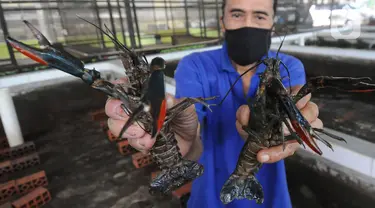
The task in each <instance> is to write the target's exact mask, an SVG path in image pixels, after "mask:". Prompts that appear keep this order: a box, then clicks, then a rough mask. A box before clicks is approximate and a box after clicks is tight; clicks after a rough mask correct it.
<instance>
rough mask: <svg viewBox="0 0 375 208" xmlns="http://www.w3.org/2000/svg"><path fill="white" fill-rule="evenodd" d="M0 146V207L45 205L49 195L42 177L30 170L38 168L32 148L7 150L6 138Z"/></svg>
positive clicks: (45, 181) (19, 207)
mask: <svg viewBox="0 0 375 208" xmlns="http://www.w3.org/2000/svg"><path fill="white" fill-rule="evenodd" d="M0 144H2V149H0V179H1V181H2V183H1V184H0V207H4V208H5V207H12V208H21V207H22V208H29V207H35V208H37V207H42V206H43V205H45V204H46V203H48V202H49V201H50V200H51V194H50V192H49V191H48V189H47V185H48V180H47V176H46V173H45V171H44V170H41V171H35V170H34V169H32V167H35V166H37V165H39V164H40V158H39V155H38V153H37V151H36V148H35V144H34V143H33V142H26V143H24V144H22V145H19V146H15V147H12V148H10V147H9V145H8V143H7V140H6V138H2V139H1V142H0ZM5 144H6V145H5ZM30 173H31V174H30Z"/></svg>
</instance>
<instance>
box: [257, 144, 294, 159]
mask: <svg viewBox="0 0 375 208" xmlns="http://www.w3.org/2000/svg"><path fill="white" fill-rule="evenodd" d="M299 147H300V144H298V142H297V141H288V142H285V150H283V145H278V146H275V147H271V148H268V149H263V150H261V151H259V152H258V154H257V160H258V161H259V162H261V163H275V162H278V161H280V160H282V159H285V158H286V157H289V156H291V155H293V154H294V152H295V151H297V150H298V148H299Z"/></svg>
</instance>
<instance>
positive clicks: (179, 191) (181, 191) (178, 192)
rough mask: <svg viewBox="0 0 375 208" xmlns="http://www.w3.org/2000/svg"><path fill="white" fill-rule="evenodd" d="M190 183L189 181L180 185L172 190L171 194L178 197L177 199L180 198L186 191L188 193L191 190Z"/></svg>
mask: <svg viewBox="0 0 375 208" xmlns="http://www.w3.org/2000/svg"><path fill="white" fill-rule="evenodd" d="M191 185H192V182H189V183H187V184H185V185H183V186H181V187H180V188H178V189H177V190H175V191H173V192H172V195H173V196H174V197H176V198H178V199H179V198H181V197H182V196H183V195H185V194H187V193H190V191H191Z"/></svg>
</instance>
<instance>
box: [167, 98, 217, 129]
mask: <svg viewBox="0 0 375 208" xmlns="http://www.w3.org/2000/svg"><path fill="white" fill-rule="evenodd" d="M215 98H217V96H212V97H208V98H185V99H184V100H183V101H181V102H180V103H178V104H176V105H175V106H173V107H172V108H170V109H168V111H167V115H166V117H165V121H164V125H166V124H168V123H169V122H170V121H172V120H173V118H174V117H176V116H177V115H178V114H179V113H180V112H182V111H184V110H185V109H186V108H188V107H189V106H191V105H192V104H194V103H201V104H202V105H204V106H206V107H207V109H209V110H210V111H212V110H211V106H216V104H208V103H206V102H205V101H208V100H213V99H215Z"/></svg>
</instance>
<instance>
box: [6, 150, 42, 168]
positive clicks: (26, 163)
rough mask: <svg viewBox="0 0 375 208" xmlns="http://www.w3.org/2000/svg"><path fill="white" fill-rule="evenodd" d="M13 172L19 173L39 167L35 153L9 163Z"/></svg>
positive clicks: (37, 156) (38, 160)
mask: <svg viewBox="0 0 375 208" xmlns="http://www.w3.org/2000/svg"><path fill="white" fill-rule="evenodd" d="M11 163H12V169H13V171H20V170H24V169H27V168H29V167H32V166H35V165H39V164H40V159H39V155H38V154H37V153H33V154H30V155H27V156H23V157H20V158H17V159H15V160H12V161H11Z"/></svg>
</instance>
